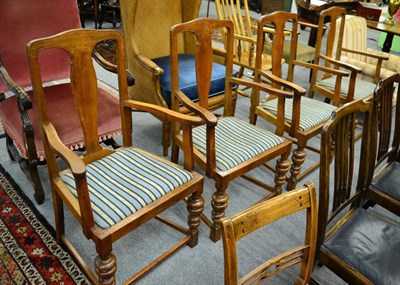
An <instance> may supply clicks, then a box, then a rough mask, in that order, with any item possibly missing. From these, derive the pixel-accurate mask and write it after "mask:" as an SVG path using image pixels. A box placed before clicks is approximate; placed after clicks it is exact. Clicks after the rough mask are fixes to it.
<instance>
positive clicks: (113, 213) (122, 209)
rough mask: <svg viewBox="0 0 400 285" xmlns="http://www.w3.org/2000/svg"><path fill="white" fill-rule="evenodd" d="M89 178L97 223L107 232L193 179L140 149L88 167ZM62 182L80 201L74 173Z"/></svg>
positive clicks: (118, 154)
mask: <svg viewBox="0 0 400 285" xmlns="http://www.w3.org/2000/svg"><path fill="white" fill-rule="evenodd" d="M86 177H87V183H88V187H89V192H90V200H91V203H92V209H93V216H94V221H95V223H96V225H97V226H98V227H100V228H102V229H107V228H109V227H111V226H112V225H114V224H116V223H118V222H119V221H121V220H122V219H124V218H125V217H127V216H129V215H131V214H132V213H135V212H137V211H138V210H140V209H142V208H143V207H145V206H146V205H148V204H150V203H152V202H153V201H155V200H157V199H158V198H160V197H162V196H163V195H165V194H167V193H168V192H170V191H171V190H173V189H175V188H177V187H178V186H180V185H182V184H184V183H186V182H188V181H189V180H191V179H192V178H193V175H192V174H191V173H190V172H188V171H186V170H184V169H181V168H179V167H178V166H175V165H172V164H170V163H167V162H163V161H160V160H158V159H157V158H154V157H152V156H149V155H148V154H146V153H144V152H141V151H140V150H139V149H134V148H125V149H122V150H120V151H117V152H115V153H113V154H111V155H109V156H107V157H104V158H102V159H100V160H97V161H95V162H93V163H90V164H88V165H87V166H86ZM61 179H62V180H63V181H64V182H65V183H66V184H67V186H68V188H69V190H70V191H71V192H72V194H73V195H75V196H76V197H77V192H76V187H75V180H74V178H73V176H72V173H67V174H65V175H63V176H62V177H61Z"/></svg>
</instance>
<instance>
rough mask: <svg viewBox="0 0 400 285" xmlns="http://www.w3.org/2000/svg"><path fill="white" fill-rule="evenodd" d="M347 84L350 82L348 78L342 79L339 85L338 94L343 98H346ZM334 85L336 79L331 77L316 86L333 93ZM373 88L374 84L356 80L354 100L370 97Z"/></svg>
mask: <svg viewBox="0 0 400 285" xmlns="http://www.w3.org/2000/svg"><path fill="white" fill-rule="evenodd" d="M349 82H350V78H349V77H343V78H342V84H341V85H340V93H341V95H342V96H343V97H347V93H348V90H349ZM335 83H336V77H335V76H332V77H329V78H326V79H324V80H321V81H318V82H317V85H319V86H321V87H324V88H327V89H329V90H332V91H333V90H334V88H335ZM375 87H376V84H374V83H371V82H367V81H363V80H358V79H357V80H356V87H355V90H354V100H359V99H364V98H366V97H368V96H370V95H373V94H374V90H375Z"/></svg>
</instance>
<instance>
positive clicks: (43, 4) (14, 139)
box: [0, 0, 121, 204]
mask: <svg viewBox="0 0 400 285" xmlns="http://www.w3.org/2000/svg"><path fill="white" fill-rule="evenodd" d="M44 15H45V16H44ZM80 26H81V23H80V20H79V11H78V6H77V1H71V0H58V1H52V0H36V1H15V0H2V1H0V42H1V43H2V44H1V46H0V58H1V61H0V78H1V80H0V94H1V99H2V100H1V102H0V117H1V122H2V124H3V127H4V130H5V133H6V143H7V148H8V152H9V155H10V158H11V159H12V160H17V161H18V162H19V164H20V166H21V169H22V170H23V171H24V172H25V173H26V174H27V176H28V178H29V179H30V180H31V181H32V184H33V187H34V188H35V194H34V196H35V199H36V201H37V202H38V203H39V204H40V203H42V202H43V201H44V197H45V196H44V192H43V188H42V185H41V181H40V178H39V174H38V168H37V166H38V164H41V163H43V162H44V161H45V158H44V149H43V143H42V138H41V135H40V132H39V126H38V119H37V115H36V106H35V102H34V101H33V100H32V98H33V95H32V91H29V90H30V86H31V79H30V76H29V68H28V63H27V59H26V46H27V43H28V42H29V41H31V40H32V39H36V38H40V37H45V36H50V35H53V34H57V33H59V32H62V31H65V30H68V29H76V28H80ZM97 61H98V62H99V63H100V64H101V65H104V66H107V67H106V68H107V69H108V70H112V69H113V66H112V65H110V64H109V65H107V63H106V62H105V61H104V60H102V59H101V58H97ZM40 62H41V63H42V64H41V66H42V79H43V84H45V86H46V88H45V90H46V96H47V97H48V102H49V103H48V104H49V106H48V108H49V109H50V110H51V113H50V115H49V116H50V120H51V121H52V123H53V124H54V126H55V127H56V129H57V130H58V132H59V135H60V137H61V140H62V141H63V143H64V144H65V145H66V146H68V147H70V148H71V149H79V148H82V147H84V145H83V134H82V131H81V130H79V131H76V125H77V123H78V119H77V116H76V113H74V112H73V111H72V109H70V108H69V106H71V105H72V97H71V86H70V84H69V83H68V82H69V76H70V74H69V73H70V65H69V58H68V57H67V56H66V54H64V53H63V52H62V51H52V52H45V53H44V54H43V56H41V57H40ZM102 85H104V86H102V87H99V95H100V96H99V110H101V111H100V113H99V114H100V115H99V128H98V133H99V141H104V142H107V143H111V144H114V143H115V141H113V140H112V138H113V137H114V136H116V135H118V134H119V133H120V129H121V123H120V118H119V101H118V99H116V98H115V97H114V96H113V95H112V94H111V93H110V92H111V90H112V88H110V87H108V86H105V84H102ZM99 86H101V85H99Z"/></svg>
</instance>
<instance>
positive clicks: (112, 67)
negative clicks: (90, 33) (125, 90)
mask: <svg viewBox="0 0 400 285" xmlns="http://www.w3.org/2000/svg"><path fill="white" fill-rule="evenodd" d="M93 58H94V60H95V61H96V62H97V63H98V64H99V65H100V66H101V67H103V68H104V69H105V70H107V71H110V72H112V73H117V66H116V65H115V64H112V63H111V62H109V61H107V60H105V59H104V57H102V56H101V54H100V53H98V52H97V51H94V52H93ZM126 77H127V80H128V86H133V85H135V77H134V76H133V75H132V73H130V72H129V70H127V71H126Z"/></svg>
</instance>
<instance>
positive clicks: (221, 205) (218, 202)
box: [210, 182, 228, 242]
mask: <svg viewBox="0 0 400 285" xmlns="http://www.w3.org/2000/svg"><path fill="white" fill-rule="evenodd" d="M218 184H219V183H218V182H217V191H216V192H215V193H214V194H213V195H212V201H211V206H212V208H213V211H212V214H211V218H212V221H213V223H212V225H211V229H210V239H211V240H212V241H213V242H217V241H218V240H220V239H221V219H222V218H223V217H225V210H226V208H227V207H228V195H227V194H226V193H225V190H226V188H227V187H228V185H223V186H222V187H218Z"/></svg>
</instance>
